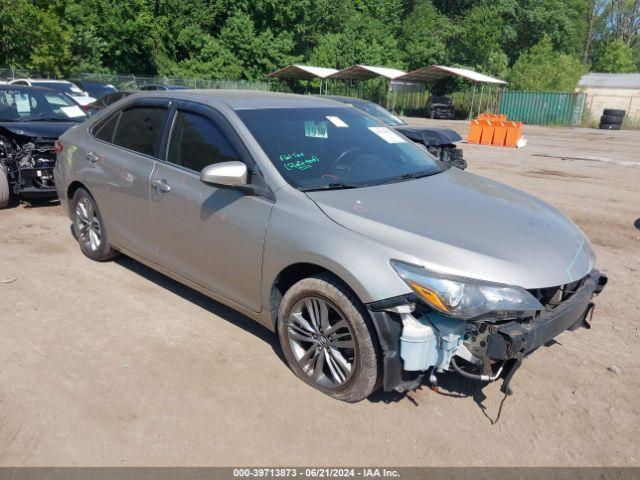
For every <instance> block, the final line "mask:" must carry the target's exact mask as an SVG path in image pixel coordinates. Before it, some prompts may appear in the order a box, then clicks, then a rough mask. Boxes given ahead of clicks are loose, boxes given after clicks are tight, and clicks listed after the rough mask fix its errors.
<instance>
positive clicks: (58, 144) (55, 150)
mask: <svg viewBox="0 0 640 480" xmlns="http://www.w3.org/2000/svg"><path fill="white" fill-rule="evenodd" d="M62 150H64V145H63V144H62V142H61V141H60V140H56V143H55V144H54V145H53V153H55V154H56V155H60V154H61V153H62Z"/></svg>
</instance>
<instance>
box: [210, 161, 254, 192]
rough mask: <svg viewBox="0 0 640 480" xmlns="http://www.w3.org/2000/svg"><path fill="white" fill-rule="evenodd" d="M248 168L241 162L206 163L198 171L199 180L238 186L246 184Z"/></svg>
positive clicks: (213, 183)
mask: <svg viewBox="0 0 640 480" xmlns="http://www.w3.org/2000/svg"><path fill="white" fill-rule="evenodd" d="M248 177H249V170H248V169H247V166H246V165H245V164H244V163H242V162H222V163H214V164H213V165H207V166H206V167H204V168H203V169H202V171H201V172H200V180H201V181H203V182H204V183H210V184H212V185H226V186H229V187H240V186H243V185H246V184H247V179H248Z"/></svg>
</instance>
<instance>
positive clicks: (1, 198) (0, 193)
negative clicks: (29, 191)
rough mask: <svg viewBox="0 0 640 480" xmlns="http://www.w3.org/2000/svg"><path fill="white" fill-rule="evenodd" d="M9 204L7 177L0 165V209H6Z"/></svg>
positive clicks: (9, 192)
mask: <svg viewBox="0 0 640 480" xmlns="http://www.w3.org/2000/svg"><path fill="white" fill-rule="evenodd" d="M10 202H11V189H10V187H9V177H8V176H7V172H6V171H5V169H4V167H3V166H2V165H0V209H2V208H7V207H8V206H9V203H10Z"/></svg>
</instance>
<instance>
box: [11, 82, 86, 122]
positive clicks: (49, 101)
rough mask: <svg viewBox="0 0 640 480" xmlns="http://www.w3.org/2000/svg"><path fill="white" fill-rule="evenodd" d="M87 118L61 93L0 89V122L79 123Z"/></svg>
mask: <svg viewBox="0 0 640 480" xmlns="http://www.w3.org/2000/svg"><path fill="white" fill-rule="evenodd" d="M85 118H87V116H86V114H85V113H84V112H83V111H82V109H80V107H79V106H78V105H77V104H76V103H75V102H74V101H73V100H71V99H70V98H69V97H67V96H66V95H63V94H61V93H56V92H47V91H46V90H44V91H40V90H36V89H33V90H31V89H29V90H27V89H24V90H21V89H15V90H14V89H11V88H7V89H1V90H0V121H1V122H31V121H67V122H81V121H83V120H84V119H85Z"/></svg>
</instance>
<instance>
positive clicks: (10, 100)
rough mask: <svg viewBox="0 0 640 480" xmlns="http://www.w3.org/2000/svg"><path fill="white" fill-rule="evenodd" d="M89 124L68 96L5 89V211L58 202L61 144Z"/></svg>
mask: <svg viewBox="0 0 640 480" xmlns="http://www.w3.org/2000/svg"><path fill="white" fill-rule="evenodd" d="M85 118H86V114H85V113H84V112H83V111H82V109H81V108H80V106H79V105H78V104H76V103H75V102H74V101H73V100H71V99H70V98H69V97H68V96H67V95H65V94H62V93H60V92H57V91H55V90H51V89H45V88H36V87H23V86H19V85H0V208H5V207H7V206H8V205H9V204H10V203H11V200H12V199H13V200H18V199H20V198H22V199H29V198H35V197H49V198H55V197H56V189H55V185H54V178H53V167H54V165H55V162H56V147H55V141H56V139H57V138H58V137H59V136H60V135H61V134H62V133H63V132H65V131H66V130H67V129H69V128H70V127H72V126H74V125H77V124H78V123H80V122H82V121H83V120H84V119H85Z"/></svg>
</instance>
